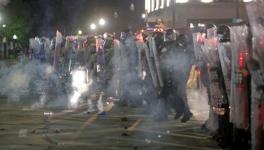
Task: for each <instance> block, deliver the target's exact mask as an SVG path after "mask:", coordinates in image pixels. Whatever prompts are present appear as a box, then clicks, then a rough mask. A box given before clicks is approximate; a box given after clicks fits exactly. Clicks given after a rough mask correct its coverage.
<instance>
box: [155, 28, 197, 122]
mask: <svg viewBox="0 0 264 150" xmlns="http://www.w3.org/2000/svg"><path fill="white" fill-rule="evenodd" d="M164 35H165V36H164V41H165V43H164V48H163V49H162V50H161V51H160V52H159V53H160V54H159V55H160V69H161V76H162V79H163V82H164V86H163V88H162V90H161V97H162V99H163V100H164V102H165V107H167V109H168V108H170V106H171V107H172V108H173V109H174V110H175V112H176V115H175V120H177V119H179V118H180V117H182V119H181V121H182V122H186V121H188V120H189V119H190V118H191V117H192V116H193V114H192V113H191V111H190V108H189V105H188V102H187V93H186V83H187V81H188V77H189V72H190V70H191V66H192V63H193V54H192V47H191V45H192V44H191V43H189V42H188V39H187V37H186V35H184V34H181V35H180V34H177V33H176V31H175V30H173V29H168V30H166V32H165V34H164ZM157 47H159V46H157Z"/></svg>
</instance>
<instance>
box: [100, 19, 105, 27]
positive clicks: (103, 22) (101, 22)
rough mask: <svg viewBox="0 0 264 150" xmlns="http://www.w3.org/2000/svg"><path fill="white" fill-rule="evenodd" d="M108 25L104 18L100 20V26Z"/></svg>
mask: <svg viewBox="0 0 264 150" xmlns="http://www.w3.org/2000/svg"><path fill="white" fill-rule="evenodd" d="M105 24H106V21H105V20H104V19H103V18H101V19H100V20H99V25H100V26H104V25H105Z"/></svg>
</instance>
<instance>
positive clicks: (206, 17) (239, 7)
mask: <svg viewBox="0 0 264 150" xmlns="http://www.w3.org/2000/svg"><path fill="white" fill-rule="evenodd" d="M145 10H146V13H147V14H148V15H147V18H146V21H148V22H154V21H156V20H157V19H161V20H162V21H163V22H164V24H165V25H166V26H168V27H175V28H176V29H186V28H189V27H190V26H196V25H198V24H199V25H200V24H207V23H212V24H223V23H232V22H234V20H237V18H240V19H242V20H244V21H247V20H248V19H247V13H246V9H245V6H244V2H242V1H241V0H145Z"/></svg>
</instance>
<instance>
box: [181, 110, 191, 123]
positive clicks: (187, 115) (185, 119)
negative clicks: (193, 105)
mask: <svg viewBox="0 0 264 150" xmlns="http://www.w3.org/2000/svg"><path fill="white" fill-rule="evenodd" d="M192 117H193V113H191V112H188V113H185V114H184V116H183V117H182V119H181V122H183V123H185V122H187V121H189V120H190V119H191V118H192Z"/></svg>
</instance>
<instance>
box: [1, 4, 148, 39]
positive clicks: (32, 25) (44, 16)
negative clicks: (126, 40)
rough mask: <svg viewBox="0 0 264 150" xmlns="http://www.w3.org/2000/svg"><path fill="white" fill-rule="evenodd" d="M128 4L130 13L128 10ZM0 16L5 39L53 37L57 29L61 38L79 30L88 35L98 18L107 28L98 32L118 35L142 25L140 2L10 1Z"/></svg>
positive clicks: (142, 10)
mask: <svg viewBox="0 0 264 150" xmlns="http://www.w3.org/2000/svg"><path fill="white" fill-rule="evenodd" d="M131 3H133V4H134V5H135V10H134V11H131V10H130V9H129V8H130V5H131ZM114 12H118V16H119V17H118V18H115V17H114ZM0 13H1V16H2V18H3V19H2V21H1V24H7V28H5V29H4V31H3V29H1V30H2V32H4V33H3V34H5V35H6V36H11V35H13V34H17V35H18V36H19V37H21V38H24V37H34V36H54V35H55V32H56V30H57V29H58V30H60V31H61V32H62V33H63V34H64V35H70V34H76V33H77V31H78V30H79V29H81V30H83V32H89V31H90V30H89V26H90V24H91V23H92V22H94V23H97V22H98V20H99V18H101V17H103V18H105V19H106V20H107V25H106V26H105V27H104V28H100V29H98V32H101V33H102V32H105V31H108V32H120V31H121V30H124V29H126V28H128V27H131V28H132V29H136V28H137V27H139V26H140V25H143V19H142V18H141V14H142V13H144V0H11V1H9V3H8V4H6V5H3V6H1V7H0ZM3 34H2V35H3ZM2 35H1V36H2Z"/></svg>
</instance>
